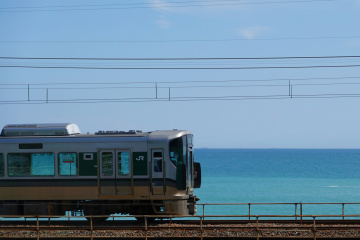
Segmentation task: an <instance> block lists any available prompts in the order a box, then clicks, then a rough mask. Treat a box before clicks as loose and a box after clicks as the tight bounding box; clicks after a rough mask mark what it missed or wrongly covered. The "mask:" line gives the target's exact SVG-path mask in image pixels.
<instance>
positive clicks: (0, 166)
mask: <svg viewBox="0 0 360 240" xmlns="http://www.w3.org/2000/svg"><path fill="white" fill-rule="evenodd" d="M4 170H5V169H4V154H2V153H0V177H3V176H5V171H4Z"/></svg>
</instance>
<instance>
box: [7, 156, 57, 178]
mask: <svg viewBox="0 0 360 240" xmlns="http://www.w3.org/2000/svg"><path fill="white" fill-rule="evenodd" d="M7 163H8V174H9V176H10V177H31V176H54V175H55V155H54V153H9V154H8V158H7Z"/></svg>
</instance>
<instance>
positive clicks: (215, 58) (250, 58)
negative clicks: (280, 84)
mask: <svg viewBox="0 0 360 240" xmlns="http://www.w3.org/2000/svg"><path fill="white" fill-rule="evenodd" d="M334 58H335V59H337V58H360V55H338V56H294V57H289V56H288V57H286V56H285V57H204V58H201V57H193V58H191V57H189V58H80V57H77V58H76V57H63V58H62V57H7V56H1V57H0V59H8V60H88V61H198V60H279V59H334Z"/></svg>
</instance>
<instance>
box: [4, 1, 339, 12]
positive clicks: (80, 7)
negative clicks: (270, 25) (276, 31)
mask: <svg viewBox="0 0 360 240" xmlns="http://www.w3.org/2000/svg"><path fill="white" fill-rule="evenodd" d="M332 1H337V0H291V1H271V2H264V1H263V2H239V1H237V0H227V1H216V0H207V1H205V0H202V1H195V0H194V1H176V2H166V3H164V2H158V3H156V2H155V3H152V4H149V3H122V4H102V5H72V6H71V5H70V6H40V7H8V8H0V13H9V12H17V13H21V12H53V11H58V12H63V11H94V10H131V9H149V8H151V9H154V8H155V9H165V8H166V9H167V8H187V7H209V6H237V5H265V4H266V5H268V4H293V3H312V2H332ZM174 4H175V5H174ZM61 8H63V9H61ZM21 9H23V10H21Z"/></svg>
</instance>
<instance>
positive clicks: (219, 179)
mask: <svg viewBox="0 0 360 240" xmlns="http://www.w3.org/2000/svg"><path fill="white" fill-rule="evenodd" d="M194 156H195V161H198V162H200V163H201V166H202V185H201V188H200V189H195V190H196V195H197V197H199V198H200V203H360V149H195V152H194ZM205 211H206V214H233V215H235V214H239V215H243V214H248V205H240V206H227V207H223V206H221V207H220V206H206V209H205ZM294 212H295V209H294V205H281V206H279V205H254V206H252V207H251V213H252V214H261V215H265V214H289V215H290V214H294ZM199 213H202V209H201V208H200V209H199ZM298 213H300V210H299V209H298ZM303 214H324V215H325V214H327V215H328V214H342V206H341V205H316V206H315V205H303ZM345 214H360V205H350V204H349V205H347V204H346V206H345Z"/></svg>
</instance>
